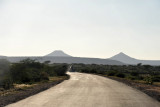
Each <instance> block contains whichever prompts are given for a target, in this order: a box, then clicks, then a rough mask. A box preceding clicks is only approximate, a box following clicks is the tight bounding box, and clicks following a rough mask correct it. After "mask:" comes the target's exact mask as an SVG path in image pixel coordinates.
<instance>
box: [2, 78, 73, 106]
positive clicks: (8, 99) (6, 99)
mask: <svg viewBox="0 0 160 107" xmlns="http://www.w3.org/2000/svg"><path fill="white" fill-rule="evenodd" d="M69 78H70V76H69V75H67V76H66V77H65V78H63V79H60V80H56V81H53V82H46V83H42V84H38V85H36V86H34V87H32V88H26V89H23V90H21V89H20V90H17V91H18V92H16V93H13V94H9V95H6V96H0V107H4V106H6V105H8V104H11V103H15V102H17V101H20V100H22V99H25V98H27V97H29V96H32V95H35V94H37V93H39V92H42V91H44V90H47V89H49V88H51V87H53V86H55V85H57V84H59V83H61V82H63V81H64V80H68V79H69Z"/></svg>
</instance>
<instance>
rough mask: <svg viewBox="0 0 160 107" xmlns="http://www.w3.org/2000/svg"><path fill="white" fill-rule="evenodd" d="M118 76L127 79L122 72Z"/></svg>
mask: <svg viewBox="0 0 160 107" xmlns="http://www.w3.org/2000/svg"><path fill="white" fill-rule="evenodd" d="M116 76H117V77H120V78H125V74H123V73H120V72H118V73H116Z"/></svg>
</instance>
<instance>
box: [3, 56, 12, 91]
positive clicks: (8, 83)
mask: <svg viewBox="0 0 160 107" xmlns="http://www.w3.org/2000/svg"><path fill="white" fill-rule="evenodd" d="M12 86H13V83H12V80H11V78H10V63H9V62H8V61H7V60H6V59H0V88H4V89H9V88H11V87H12Z"/></svg>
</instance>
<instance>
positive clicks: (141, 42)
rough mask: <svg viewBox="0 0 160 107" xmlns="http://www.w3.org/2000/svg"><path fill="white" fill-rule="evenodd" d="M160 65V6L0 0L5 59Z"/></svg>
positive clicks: (102, 0)
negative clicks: (61, 57) (121, 58)
mask: <svg viewBox="0 0 160 107" xmlns="http://www.w3.org/2000/svg"><path fill="white" fill-rule="evenodd" d="M54 50H63V51H64V52H66V53H68V54H70V55H72V56H80V57H99V58H108V57H111V56H113V55H115V54H117V53H119V52H124V53H126V54H128V55H130V56H132V57H135V58H138V59H159V60H160V0H0V55H6V56H42V55H45V54H48V53H50V52H52V51H54Z"/></svg>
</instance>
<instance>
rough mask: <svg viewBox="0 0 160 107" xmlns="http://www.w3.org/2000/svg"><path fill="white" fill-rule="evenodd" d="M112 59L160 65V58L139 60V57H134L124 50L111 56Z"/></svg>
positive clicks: (128, 62) (127, 62) (130, 62)
mask: <svg viewBox="0 0 160 107" xmlns="http://www.w3.org/2000/svg"><path fill="white" fill-rule="evenodd" d="M109 59H112V60H117V61H120V62H123V63H126V64H134V65H135V64H138V63H142V64H143V65H160V60H139V59H135V58H132V57H130V56H128V55H126V54H124V53H123V52H121V53H119V54H117V55H115V56H113V57H111V58H109Z"/></svg>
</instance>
